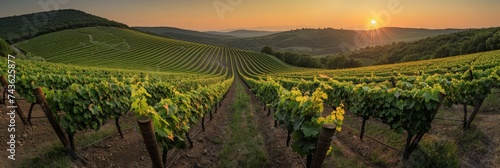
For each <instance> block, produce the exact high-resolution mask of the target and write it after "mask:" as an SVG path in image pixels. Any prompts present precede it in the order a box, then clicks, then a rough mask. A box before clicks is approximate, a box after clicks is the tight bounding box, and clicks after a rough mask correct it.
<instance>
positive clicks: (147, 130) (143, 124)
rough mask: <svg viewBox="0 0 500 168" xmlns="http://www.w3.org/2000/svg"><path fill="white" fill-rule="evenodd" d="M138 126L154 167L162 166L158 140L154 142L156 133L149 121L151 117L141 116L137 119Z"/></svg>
mask: <svg viewBox="0 0 500 168" xmlns="http://www.w3.org/2000/svg"><path fill="white" fill-rule="evenodd" d="M137 123H138V124H139V128H140V129H141V133H142V137H143V138H144V144H146V148H147V150H148V153H149V157H151V161H152V162H153V167H154V168H164V165H163V162H162V158H161V156H160V149H159V148H158V142H156V135H155V131H154V128H153V123H151V118H149V117H141V118H138V119H137Z"/></svg>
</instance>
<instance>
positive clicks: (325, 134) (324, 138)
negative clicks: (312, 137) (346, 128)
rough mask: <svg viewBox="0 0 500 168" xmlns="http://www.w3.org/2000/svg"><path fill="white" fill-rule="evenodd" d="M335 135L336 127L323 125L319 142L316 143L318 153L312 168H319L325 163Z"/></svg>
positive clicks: (315, 154)
mask: <svg viewBox="0 0 500 168" xmlns="http://www.w3.org/2000/svg"><path fill="white" fill-rule="evenodd" d="M334 134H335V125H333V124H325V125H323V127H322V129H321V132H320V134H319V138H318V142H317V143H316V152H315V153H314V158H313V161H312V163H311V168H319V167H321V165H322V164H323V162H324V161H325V157H326V153H327V151H328V149H329V148H330V144H331V143H332V137H333V135H334Z"/></svg>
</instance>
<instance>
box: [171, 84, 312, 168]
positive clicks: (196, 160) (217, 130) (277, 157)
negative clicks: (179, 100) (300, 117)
mask: <svg viewBox="0 0 500 168" xmlns="http://www.w3.org/2000/svg"><path fill="white" fill-rule="evenodd" d="M236 85H242V86H244V88H245V92H246V93H247V94H248V95H250V99H251V101H250V102H249V103H250V105H249V107H250V109H251V110H253V111H252V112H253V114H254V115H255V116H254V118H253V120H254V123H255V124H256V128H257V129H258V131H259V136H262V139H264V144H265V150H266V153H267V155H268V158H267V160H269V161H270V164H269V167H286V168H289V167H303V165H302V163H301V161H300V159H299V156H298V155H297V154H295V153H294V152H293V151H292V150H291V149H290V148H288V147H286V145H285V140H286V132H285V130H283V129H279V128H274V121H273V119H272V116H270V117H267V111H265V110H264V109H263V107H262V106H261V105H260V103H259V102H258V101H257V100H256V98H255V96H254V95H253V94H252V93H251V92H250V90H249V89H248V88H247V87H246V85H244V84H243V82H242V81H241V79H239V78H236V79H235V84H233V86H231V89H230V91H229V93H228V95H227V96H226V100H224V101H223V102H222V108H221V109H220V112H219V113H217V114H216V115H215V116H214V117H215V118H214V121H215V123H217V124H215V123H214V124H209V125H211V126H208V127H207V129H206V131H205V132H200V134H199V135H197V137H196V138H195V139H196V140H195V145H194V148H193V149H186V150H183V151H182V152H181V153H180V157H179V158H178V159H177V160H175V161H174V164H173V165H172V167H218V164H217V161H218V159H219V158H218V156H219V154H220V152H221V150H222V148H223V146H224V143H226V141H227V140H228V137H227V136H226V131H225V130H226V129H227V126H228V124H229V122H230V121H231V114H232V111H231V108H230V107H231V105H232V103H233V102H234V99H235V96H236ZM220 113H222V114H220ZM219 119H221V120H219ZM212 127H213V128H212ZM235 159H236V158H235Z"/></svg>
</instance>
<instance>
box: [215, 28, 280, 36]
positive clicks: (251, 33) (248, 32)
mask: <svg viewBox="0 0 500 168" xmlns="http://www.w3.org/2000/svg"><path fill="white" fill-rule="evenodd" d="M206 33H210V34H218V35H227V36H234V37H239V38H247V37H260V36H267V35H271V34H275V33H279V32H277V31H258V30H244V29H241V30H233V31H229V32H220V31H208V32H206Z"/></svg>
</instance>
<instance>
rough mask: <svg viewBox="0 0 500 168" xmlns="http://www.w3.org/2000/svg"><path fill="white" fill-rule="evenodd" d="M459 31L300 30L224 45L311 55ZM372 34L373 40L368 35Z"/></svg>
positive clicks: (391, 28) (393, 29)
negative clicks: (270, 48)
mask: <svg viewBox="0 0 500 168" xmlns="http://www.w3.org/2000/svg"><path fill="white" fill-rule="evenodd" d="M457 31H460V30H456V29H446V30H430V29H415V28H393V27H387V28H380V29H378V30H376V31H373V33H372V32H370V31H356V30H342V29H299V30H292V31H287V32H281V33H276V34H271V35H268V36H263V37H255V38H244V39H238V40H230V42H229V43H227V45H229V46H231V47H237V48H242V49H248V50H260V49H261V48H262V47H264V46H270V47H273V48H275V49H276V50H281V51H283V50H285V51H294V52H300V53H306V54H311V55H321V54H332V53H341V52H346V51H349V50H350V49H356V48H361V47H365V46H368V45H385V44H391V43H393V42H399V41H414V40H418V39H424V38H427V37H432V36H437V35H442V34H449V33H453V32H457ZM372 35H373V40H371V36H372Z"/></svg>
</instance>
